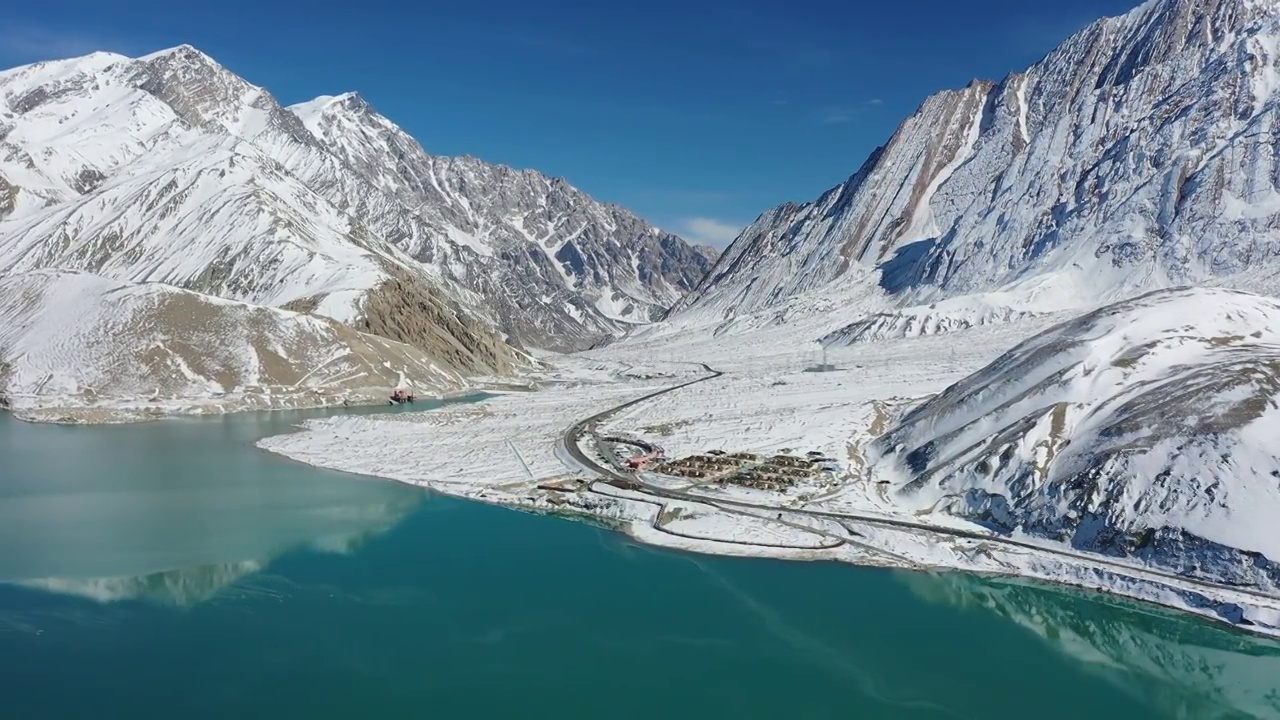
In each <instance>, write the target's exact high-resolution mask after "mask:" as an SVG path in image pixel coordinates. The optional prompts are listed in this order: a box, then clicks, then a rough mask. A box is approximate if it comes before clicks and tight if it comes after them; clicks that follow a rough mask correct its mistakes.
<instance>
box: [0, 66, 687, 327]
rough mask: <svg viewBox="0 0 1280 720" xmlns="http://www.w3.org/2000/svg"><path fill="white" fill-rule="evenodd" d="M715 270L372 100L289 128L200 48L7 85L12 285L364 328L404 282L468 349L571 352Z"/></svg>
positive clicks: (348, 101)
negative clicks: (293, 315)
mask: <svg viewBox="0 0 1280 720" xmlns="http://www.w3.org/2000/svg"><path fill="white" fill-rule="evenodd" d="M708 265H709V263H708V262H707V260H706V259H705V257H704V256H703V255H701V254H699V253H698V252H697V251H696V250H694V249H692V248H690V247H689V246H688V245H687V244H685V243H684V242H683V241H682V240H680V239H679V238H676V237H675V236H672V235H668V234H665V233H662V232H660V231H658V230H656V229H655V228H653V227H651V226H649V225H647V224H645V223H644V222H643V221H641V220H639V219H638V218H636V217H635V216H633V215H630V214H629V213H627V212H626V211H624V210H622V209H620V208H617V207H614V206H609V205H604V204H600V203H596V202H594V201H592V200H591V199H590V198H588V197H587V196H585V195H583V194H582V193H581V192H579V191H577V190H576V189H574V188H572V187H570V186H568V185H567V184H565V183H564V182H563V181H559V180H553V179H551V178H547V177H545V176H542V175H540V174H538V173H535V172H531V171H515V170H511V169H509V168H504V167H500V166H493V165H488V164H485V163H481V162H479V161H476V160H472V159H468V158H463V159H448V158H435V157H431V156H428V155H426V153H425V152H423V151H422V149H421V147H420V146H419V145H418V144H417V142H416V141H414V140H413V139H412V138H411V137H409V136H408V135H407V134H405V133H403V132H402V131H401V130H399V129H398V128H397V127H396V126H395V125H393V124H392V123H390V121H388V120H386V119H385V118H382V117H381V116H378V115H377V114H376V113H373V111H372V110H371V109H370V108H369V107H368V105H367V104H365V103H364V102H363V101H361V100H360V99H359V98H358V97H357V96H354V95H348V96H342V97H339V98H323V99H320V100H317V101H315V102H312V103H307V104H304V105H301V106H298V107H295V108H284V107H282V106H281V105H280V104H279V103H278V102H277V101H276V100H275V99H274V98H273V97H272V96H271V95H270V94H269V93H268V92H267V91H265V90H264V89H262V88H259V87H256V86H254V85H252V84H250V83H248V82H247V81H245V80H243V79H242V78H240V77H238V76H236V75H235V74H234V73H231V72H230V71H228V70H227V69H225V68H223V67H222V66H220V65H218V64H217V63H216V62H215V61H214V60H212V59H211V58H209V57H208V56H206V55H204V54H202V53H200V52H199V51H197V50H195V49H194V48H191V47H189V46H182V47H178V48H174V49H171V50H166V51H162V52H158V53H155V54H152V55H148V56H145V57H142V58H138V59H130V58H126V57H123V56H119V55H113V54H109V53H95V54H93V55H89V56H86V57H83V58H76V59H72V60H63V61H55V62H46V63H37V64H35V65H29V66H25V67H21V68H17V69H14V70H10V71H6V72H3V73H0V273H2V272H17V271H28V270H34V269H42V268H60V269H73V270H83V271H87V272H92V273H96V274H100V275H104V276H108V277H111V278H115V279H118V280H129V281H141V282H163V283H166V284H171V285H176V286H179V287H184V288H187V289H191V290H195V291H198V292H203V293H209V294H213V295H218V296H222V297H227V298H232V299H236V300H244V301H247V302H253V303H258V304H266V305H273V306H280V307H293V308H300V309H305V310H308V311H311V312H315V313H318V314H323V315H327V316H330V317H333V318H336V319H338V320H342V321H344V322H350V323H355V324H356V325H357V326H359V325H360V324H361V323H362V322H363V321H364V319H365V314H366V313H365V306H366V305H367V297H368V294H369V292H370V291H371V290H374V289H377V288H380V287H382V286H384V285H385V284H387V283H388V282H390V281H393V280H394V281H396V282H398V283H400V284H401V285H411V286H413V288H414V294H415V296H417V297H427V296H431V297H432V298H433V299H432V301H431V305H432V308H433V314H437V315H441V314H445V315H450V316H452V317H454V318H456V319H457V321H458V324H459V325H461V326H464V327H466V328H467V329H468V332H470V333H473V334H483V332H484V330H485V328H487V327H489V326H497V325H499V324H500V326H501V328H502V329H503V330H504V331H505V332H506V333H507V334H508V335H509V336H513V337H514V338H515V339H517V340H520V341H523V342H525V343H527V344H533V345H541V346H548V347H560V348H571V347H579V346H584V345H588V344H592V343H595V342H598V341H600V340H602V339H605V338H607V337H609V336H610V335H612V334H615V333H617V332H618V331H619V330H620V329H621V328H622V327H624V326H625V324H626V323H628V322H647V321H648V320H649V319H651V318H653V317H656V316H657V315H658V314H660V313H661V312H662V311H663V310H664V309H665V308H666V307H668V306H669V305H670V304H672V303H673V302H674V301H675V300H676V299H677V298H678V297H679V296H680V295H681V294H682V293H683V292H684V291H686V290H687V289H689V288H690V287H692V286H693V284H694V283H695V282H696V281H697V280H698V278H699V277H700V276H701V273H702V272H703V271H704V270H705V269H706V267H708ZM467 288H470V290H468V289H467ZM395 339H399V340H407V341H410V342H413V341H414V338H412V337H396V338H395ZM467 342H468V343H471V341H470V340H468V341H467Z"/></svg>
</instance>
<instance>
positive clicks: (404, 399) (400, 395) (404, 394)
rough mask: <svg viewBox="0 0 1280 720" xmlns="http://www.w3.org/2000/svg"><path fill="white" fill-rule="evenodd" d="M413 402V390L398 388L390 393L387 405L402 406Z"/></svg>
mask: <svg viewBox="0 0 1280 720" xmlns="http://www.w3.org/2000/svg"><path fill="white" fill-rule="evenodd" d="M413 401H414V395H413V390H412V389H410V388H407V387H398V388H396V389H395V390H392V391H391V399H390V400H389V401H388V402H387V404H388V405H402V404H404V403H412V402H413Z"/></svg>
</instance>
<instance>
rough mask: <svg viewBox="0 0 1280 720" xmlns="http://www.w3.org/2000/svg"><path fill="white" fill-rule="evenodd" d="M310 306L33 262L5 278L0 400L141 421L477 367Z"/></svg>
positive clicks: (452, 352)
mask: <svg viewBox="0 0 1280 720" xmlns="http://www.w3.org/2000/svg"><path fill="white" fill-rule="evenodd" d="M435 345H436V348H437V349H436V352H434V353H431V354H428V353H425V352H423V351H422V350H420V349H418V348H417V347H414V346H411V345H407V344H404V343H399V342H395V341H392V340H388V339H386V338H385V337H380V336H377V335H371V334H368V333H361V332H357V331H356V330H353V329H352V328H350V327H349V326H347V325H344V324H342V323H339V322H338V321H336V320H333V319H331V318H327V317H321V316H317V315H310V314H304V313H297V312H291V311H288V310H279V309H276V308H268V307H262V306H258V305H250V304H248V303H242V302H237V301H234V300H225V299H222V298H215V297H212V296H209V295H201V294H199V293H194V292H191V291H188V290H181V289H178V288H175V287H172V286H168V285H163V284H160V283H127V282H121V281H117V280H109V279H106V278H103V277H100V276H96V275H89V274H87V273H76V272H66V271H55V270H38V271H32V272H26V273H13V274H8V275H0V399H3V400H4V402H5V403H6V404H8V405H9V406H10V407H11V409H13V410H14V411H16V412H19V413H21V414H23V415H24V416H25V417H28V418H32V419H60V418H67V419H70V420H77V421H95V420H118V419H132V418H137V417H147V416H152V415H156V414H163V413H166V412H170V411H174V410H181V411H194V412H224V411H227V410H238V409H270V408H281V407H309V406H317V405H331V404H334V403H336V402H340V401H341V400H342V399H344V398H351V399H354V400H369V399H376V400H382V399H383V398H384V397H385V393H386V391H387V389H388V388H391V387H395V386H396V385H398V384H402V383H403V384H407V385H410V386H412V387H415V388H419V389H420V391H428V392H430V391H442V390H452V389H457V388H461V387H465V386H466V383H467V380H466V377H464V374H465V375H471V374H474V373H475V372H477V370H478V368H482V367H485V366H486V363H487V362H488V360H487V359H481V358H477V357H476V356H475V355H473V354H471V353H470V351H468V350H467V349H466V348H464V347H461V346H460V345H458V344H457V342H456V341H455V340H454V339H453V338H452V337H449V336H447V335H445V334H444V333H441V337H438V338H436V339H435Z"/></svg>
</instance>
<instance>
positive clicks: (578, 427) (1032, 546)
mask: <svg viewBox="0 0 1280 720" xmlns="http://www.w3.org/2000/svg"><path fill="white" fill-rule="evenodd" d="M690 364H695V365H699V366H701V367H702V368H703V369H704V370H706V371H707V373H708V374H707V375H704V376H702V377H700V378H697V379H694V380H690V381H689V382H685V383H681V384H679V385H673V386H671V387H668V388H664V389H662V390H658V391H656V392H652V393H649V394H648V395H644V396H641V397H638V398H636V399H634V400H630V401H628V402H625V403H623V404H621V405H618V406H616V407H612V408H610V409H608V410H605V411H603V412H599V413H596V414H595V415H592V416H591V417H589V418H586V419H585V420H581V421H579V422H577V423H575V424H574V425H572V426H571V427H569V429H568V430H566V431H565V434H564V437H563V438H562V440H561V441H562V442H563V443H564V446H565V450H566V451H567V452H568V453H569V455H570V456H571V457H573V459H574V460H575V461H576V462H578V463H580V464H581V465H582V466H583V467H586V468H589V469H590V470H592V471H593V472H595V473H596V474H597V475H600V476H601V477H603V478H606V479H607V480H608V481H609V482H610V484H615V485H619V486H621V487H626V488H631V489H639V490H642V491H644V492H646V493H648V494H650V495H653V496H655V497H661V498H666V499H669V500H683V501H686V502H696V503H701V504H704V505H711V506H714V507H716V508H719V509H720V510H723V511H726V512H730V513H733V512H736V513H738V514H744V515H747V516H749V517H753V518H760V517H761V516H759V515H756V514H754V513H750V512H746V511H748V510H766V511H769V512H783V513H787V514H796V515H807V516H809V517H815V518H822V519H827V520H836V521H852V522H857V523H862V524H864V525H872V526H878V527H887V528H893V529H897V530H911V531H919V532H928V533H933V534H935V535H944V536H947V537H954V538H959V539H964V540H975V541H981V542H988V543H993V544H997V545H1004V546H1006V547H1013V548H1018V549H1021V550H1032V551H1035V552H1038V553H1044V554H1046V555H1054V556H1057V557H1061V558H1067V559H1071V560H1075V561H1082V562H1086V563H1089V564H1091V565H1094V566H1101V567H1105V568H1108V569H1111V570H1113V571H1119V572H1121V573H1123V574H1126V575H1128V576H1130V577H1137V578H1141V579H1146V580H1148V581H1152V580H1153V579H1157V580H1171V581H1174V582H1177V583H1180V584H1182V585H1187V586H1192V587H1198V588H1203V589H1207V590H1216V591H1220V592H1221V591H1228V592H1234V593H1238V594H1240V595H1245V596H1248V597H1254V598H1258V599H1260V600H1266V601H1268V602H1270V603H1276V602H1280V597H1277V596H1275V595H1271V594H1268V593H1264V592H1259V591H1257V590H1251V589H1249V588H1247V587H1239V586H1235V585H1223V584H1220V583H1214V582H1209V581H1204V580H1197V579H1195V578H1189V577H1186V576H1183V575H1178V574H1176V573H1171V572H1166V571H1163V570H1156V569H1152V568H1144V567H1137V566H1134V565H1130V564H1128V563H1124V562H1118V561H1115V560H1109V559H1107V558H1105V557H1102V556H1100V555H1094V554H1092V553H1090V554H1086V553H1076V552H1071V551H1068V550H1057V549H1054V548H1048V547H1045V546H1043V545H1038V544H1036V543H1030V542H1023V541H1019V540H1014V539H1012V538H1004V537H1000V536H998V535H990V534H985V533H981V532H977V531H971V530H961V529H958V528H948V527H940V526H937V525H929V524H926V523H919V522H912V521H910V520H894V519H890V518H882V517H875V516H871V515H857V514H850V513H834V512H824V511H821V510H803V509H792V508H783V507H778V506H776V505H765V504H763V503H749V502H743V501H738V500H723V499H717V498H707V497H702V496H699V495H693V494H690V493H686V492H683V491H680V490H669V489H666V488H661V487H657V486H655V485H651V484H649V483H646V482H644V481H643V480H641V479H640V478H639V477H635V476H628V475H623V474H621V473H619V472H617V471H615V470H614V469H613V468H609V467H605V466H603V465H600V464H599V463H597V462H596V461H595V460H593V459H592V458H590V457H588V456H587V454H586V453H584V452H582V448H581V447H580V446H579V441H580V440H581V438H582V435H583V433H584V432H587V431H588V430H589V429H591V428H594V426H596V425H597V424H599V423H600V422H601V421H603V420H607V419H608V418H610V417H612V416H614V415H616V414H618V413H620V412H622V411H623V410H626V409H628V408H631V407H634V406H636V405H639V404H640V403H642V402H646V401H648V400H652V399H653V398H656V397H659V396H662V395H666V394H667V393H671V392H675V391H676V390H680V389H682V388H686V387H689V386H690V385H696V384H698V383H701V382H706V381H708V380H714V379H716V378H718V377H721V376H722V375H724V372H722V371H720V370H715V369H713V368H712V367H710V366H709V365H707V364H706V363H690ZM770 519H771V518H770ZM784 524H788V525H791V524H792V523H784ZM796 527H797V528H799V529H805V530H808V531H810V532H815V533H817V534H827V533H823V532H821V531H818V530H817V529H816V528H812V527H808V526H803V525H796ZM833 537H834V536H833ZM846 540H847V539H846ZM890 554H892V553H890Z"/></svg>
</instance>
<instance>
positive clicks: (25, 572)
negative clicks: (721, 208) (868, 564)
mask: <svg viewBox="0 0 1280 720" xmlns="http://www.w3.org/2000/svg"><path fill="white" fill-rule="evenodd" d="M417 409H419V410H420V409H422V405H421V404H419V405H418V407H417ZM371 411H372V410H366V411H362V412H371ZM324 414H327V413H325V412H323V411H310V412H281V413H261V414H246V415H236V416H229V417H219V418H201V419H182V420H166V421H163V422H158V423H152V424H148V425H137V426H122V427H55V426H45V425H28V424H24V423H21V422H18V421H16V420H13V419H12V418H11V417H10V416H8V415H4V414H0V664H2V666H0V703H3V705H2V707H3V716H4V717H12V718H23V719H24V720H25V719H27V718H90V717H91V718H140V717H143V718H145V717H181V718H206V717H207V718H226V717H312V718H351V717H360V718H365V717H433V718H453V717H468V718H470V717H474V718H508V717H521V718H523V717H559V718H686V717H687V718H707V717H717V718H718V717H733V718H837V717H839V718H895V719H896V718H984V719H985V718H1018V719H1019V720H1023V719H1025V718H1071V719H1072V720H1078V719H1079V718H1089V719H1090V720H1103V719H1106V718H1125V719H1127V720H1133V719H1135V718H1175V717H1177V718H1201V717H1205V718H1220V717H1221V718H1231V717H1280V647H1277V645H1276V644H1273V643H1270V642H1266V641H1262V640H1258V639H1254V638H1252V637H1249V636H1246V635H1241V634H1238V633H1235V632H1233V631H1228V630H1226V629H1220V628H1218V627H1215V626H1211V625H1208V624H1206V623H1204V622H1201V621H1199V620H1196V619H1192V618H1187V617H1183V616H1178V615H1174V614H1170V613H1165V612H1162V611H1159V610H1155V609H1151V608H1147V607H1143V606H1139V605H1135V604H1130V603H1126V602H1121V601H1116V600H1113V599H1107V598H1104V597H1101V596H1097V595H1093V594H1085V593H1080V592H1075V591H1069V590H1060V589H1052V588H1045V587H1040V586H1033V585H1029V584H1024V583H1020V582H1015V581H1001V580H993V579H992V580H984V579H979V578H977V577H974V576H970V575H963V574H945V575H926V574H916V573H905V572H897V571H889V570H878V569H865V568H855V567H851V566H847V565H835V564H827V563H822V564H816V563H787V562H781V561H769V560H748V559H732V558H716V557H705V556H697V555H686V554H680V553H674V552H668V551H663V550H658V549H653V548H647V547H643V546H639V545H637V544H635V543H634V542H632V541H630V540H628V539H627V538H625V537H624V536H622V535H619V534H617V533H613V532H610V531H607V530H602V529H599V528H595V527H592V526H589V525H586V524H582V523H575V522H569V521H565V520H560V519H557V518H551V517H541V516H535V515H529V514H523V513H519V512H516V511H512V510H507V509H504V508H498V507H492V506H486V505H481V504H476V503H470V502H464V501H459V500H453V499H449V498H443V497H440V496H435V495H429V494H427V493H424V492H421V491H419V490H417V489H414V488H409V487H404V486H400V485H396V484H393V483H390V482H382V481H378V480H373V479H368V478H359V477H354V476H349V475H342V474H339V473H332V472H326V471H320V470H316V469H313V468H309V467H306V466H302V465H298V464H295V463H292V462H289V461H287V460H283V459H281V458H278V457H275V456H272V455H270V454H267V453H265V452H262V451H259V450H257V449H256V448H254V447H253V442H254V441H255V440H256V439H258V438H260V437H265V436H268V435H273V434H278V433H281V432H288V431H289V429H290V428H291V427H292V426H294V425H296V424H297V423H298V422H300V421H301V420H302V419H304V418H306V417H318V416H322V415H324Z"/></svg>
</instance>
